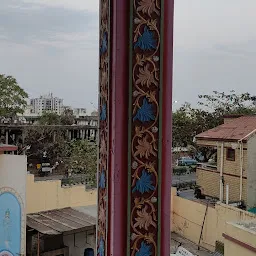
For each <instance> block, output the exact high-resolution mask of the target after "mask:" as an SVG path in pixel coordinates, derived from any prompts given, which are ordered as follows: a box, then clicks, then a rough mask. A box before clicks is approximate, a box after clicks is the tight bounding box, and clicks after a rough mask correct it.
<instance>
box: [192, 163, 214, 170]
mask: <svg viewBox="0 0 256 256" xmlns="http://www.w3.org/2000/svg"><path fill="white" fill-rule="evenodd" d="M197 168H199V169H203V170H209V171H217V165H214V164H209V163H198V164H197Z"/></svg>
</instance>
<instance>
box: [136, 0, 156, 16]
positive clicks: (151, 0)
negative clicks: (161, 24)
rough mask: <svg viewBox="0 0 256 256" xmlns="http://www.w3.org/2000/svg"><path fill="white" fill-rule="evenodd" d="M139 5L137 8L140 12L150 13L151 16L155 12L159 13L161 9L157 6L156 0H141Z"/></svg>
mask: <svg viewBox="0 0 256 256" xmlns="http://www.w3.org/2000/svg"><path fill="white" fill-rule="evenodd" d="M139 5H140V6H139V7H138V8H137V11H138V12H142V13H144V14H148V15H149V16H150V17H151V15H152V13H153V12H155V13H156V14H157V15H159V11H158V10H157V8H156V4H155V0H141V1H140V2H139Z"/></svg>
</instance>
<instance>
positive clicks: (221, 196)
mask: <svg viewBox="0 0 256 256" xmlns="http://www.w3.org/2000/svg"><path fill="white" fill-rule="evenodd" d="M223 166H224V142H222V143H221V152H220V202H222V201H223Z"/></svg>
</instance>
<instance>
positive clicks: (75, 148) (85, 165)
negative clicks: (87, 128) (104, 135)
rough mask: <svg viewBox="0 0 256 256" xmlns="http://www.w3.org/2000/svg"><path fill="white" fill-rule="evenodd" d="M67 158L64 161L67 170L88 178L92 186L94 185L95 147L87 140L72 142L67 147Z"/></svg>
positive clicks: (95, 167)
mask: <svg viewBox="0 0 256 256" xmlns="http://www.w3.org/2000/svg"><path fill="white" fill-rule="evenodd" d="M68 155H69V157H68V158H67V159H66V164H67V167H68V169H71V170H72V172H73V173H83V174H86V176H87V177H89V179H90V182H91V183H92V184H95V183H96V173H97V145H96V143H94V142H89V141H87V140H77V141H72V142H71V143H70V147H69V154H68Z"/></svg>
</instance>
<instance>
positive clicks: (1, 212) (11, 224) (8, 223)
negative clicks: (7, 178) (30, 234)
mask: <svg viewBox="0 0 256 256" xmlns="http://www.w3.org/2000/svg"><path fill="white" fill-rule="evenodd" d="M20 245H21V207H20V203H19V201H18V199H17V198H16V196H15V195H13V194H11V193H3V194H1V195H0V252H1V251H4V250H6V251H9V252H10V253H12V254H13V255H17V254H18V253H21V251H20Z"/></svg>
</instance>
